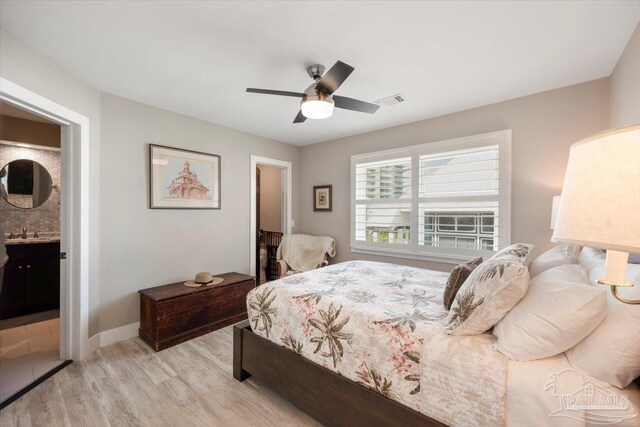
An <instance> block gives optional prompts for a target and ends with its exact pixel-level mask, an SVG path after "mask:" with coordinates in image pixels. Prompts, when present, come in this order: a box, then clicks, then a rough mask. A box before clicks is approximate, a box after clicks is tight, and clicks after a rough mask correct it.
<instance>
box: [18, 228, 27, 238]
mask: <svg viewBox="0 0 640 427" xmlns="http://www.w3.org/2000/svg"><path fill="white" fill-rule="evenodd" d="M20 238H21V239H26V238H28V236H27V227H22V234H21V235H20Z"/></svg>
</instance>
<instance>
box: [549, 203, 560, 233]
mask: <svg viewBox="0 0 640 427" xmlns="http://www.w3.org/2000/svg"><path fill="white" fill-rule="evenodd" d="M559 207H560V196H553V201H552V202H551V225H550V227H551V229H552V230H553V229H554V228H556V221H557V220H558V208H559Z"/></svg>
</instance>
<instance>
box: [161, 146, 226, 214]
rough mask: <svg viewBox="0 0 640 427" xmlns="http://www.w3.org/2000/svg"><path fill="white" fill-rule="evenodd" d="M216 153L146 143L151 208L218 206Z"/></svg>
mask: <svg viewBox="0 0 640 427" xmlns="http://www.w3.org/2000/svg"><path fill="white" fill-rule="evenodd" d="M220 163H221V160H220V156H218V155H216V154H209V153H200V152H198V151H191V150H183V149H181V148H172V147H165V146H162V145H153V144H150V145H149V194H150V208H151V209H220V166H221V165H220Z"/></svg>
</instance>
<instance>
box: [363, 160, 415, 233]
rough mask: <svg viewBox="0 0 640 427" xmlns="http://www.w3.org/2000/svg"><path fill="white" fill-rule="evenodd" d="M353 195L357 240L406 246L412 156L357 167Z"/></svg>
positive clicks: (408, 227) (409, 215) (409, 212)
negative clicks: (354, 195) (354, 196)
mask: <svg viewBox="0 0 640 427" xmlns="http://www.w3.org/2000/svg"><path fill="white" fill-rule="evenodd" d="M355 194H356V205H355V239H356V240H358V241H362V242H366V241H369V242H375V243H387V244H401V245H407V244H409V238H410V227H411V203H410V199H411V157H401V158H395V159H387V160H379V161H374V162H366V163H360V164H358V165H357V166H356V171H355Z"/></svg>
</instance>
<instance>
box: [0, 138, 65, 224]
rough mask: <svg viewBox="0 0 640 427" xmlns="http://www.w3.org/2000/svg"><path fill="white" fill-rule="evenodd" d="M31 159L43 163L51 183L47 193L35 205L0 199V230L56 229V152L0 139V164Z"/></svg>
mask: <svg viewBox="0 0 640 427" xmlns="http://www.w3.org/2000/svg"><path fill="white" fill-rule="evenodd" d="M19 159H28V160H34V161H36V162H38V163H40V164H41V165H42V166H44V167H45V168H46V169H47V171H48V172H49V174H50V175H51V180H52V181H53V184H54V185H55V187H54V188H53V189H52V191H51V195H50V196H49V198H48V199H47V201H46V202H44V203H43V204H42V205H40V206H39V207H37V208H33V209H19V208H16V207H14V206H11V205H10V204H9V203H7V202H6V201H5V200H4V199H0V232H2V231H4V232H5V233H18V232H20V231H22V227H27V232H28V233H29V236H31V234H32V233H33V232H34V231H44V232H58V233H59V232H60V152H59V151H53V150H42V149H38V148H33V147H18V146H14V145H5V144H2V143H0V168H2V167H4V166H5V165H6V164H7V163H9V162H11V161H13V160H19Z"/></svg>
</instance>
